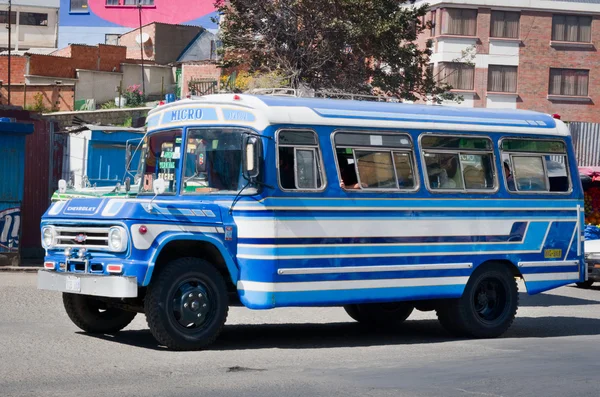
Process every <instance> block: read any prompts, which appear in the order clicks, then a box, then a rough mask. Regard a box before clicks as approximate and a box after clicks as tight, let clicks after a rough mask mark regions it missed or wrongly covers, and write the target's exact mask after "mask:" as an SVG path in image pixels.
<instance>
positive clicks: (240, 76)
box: [221, 70, 290, 92]
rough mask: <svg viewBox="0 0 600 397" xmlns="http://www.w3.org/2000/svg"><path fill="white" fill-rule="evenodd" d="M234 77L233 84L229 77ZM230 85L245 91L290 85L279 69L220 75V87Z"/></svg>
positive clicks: (234, 88)
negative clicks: (265, 71)
mask: <svg viewBox="0 0 600 397" xmlns="http://www.w3.org/2000/svg"><path fill="white" fill-rule="evenodd" d="M232 77H234V78H235V80H234V81H233V84H230V81H229V79H230V78H232ZM228 84H229V85H231V87H229V88H232V89H233V90H239V91H242V92H243V91H247V90H252V89H256V88H287V87H289V86H290V80H289V79H288V78H286V76H285V75H284V74H283V73H282V72H281V71H278V70H277V71H274V72H267V73H260V72H255V73H249V72H239V73H237V74H234V75H223V76H222V77H221V87H223V88H222V89H224V88H225V87H227V86H228Z"/></svg>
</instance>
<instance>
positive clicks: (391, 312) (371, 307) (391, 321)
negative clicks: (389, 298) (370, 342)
mask: <svg viewBox="0 0 600 397" xmlns="http://www.w3.org/2000/svg"><path fill="white" fill-rule="evenodd" d="M344 310H346V313H348V315H349V316H350V317H352V318H353V319H354V320H356V321H358V322H359V323H361V324H363V325H366V326H374V327H382V326H396V325H399V324H402V323H403V322H404V321H405V320H406V319H407V318H408V317H409V316H410V315H411V313H412V312H413V310H414V306H413V305H411V304H410V303H409V302H390V303H362V304H356V305H346V306H344Z"/></svg>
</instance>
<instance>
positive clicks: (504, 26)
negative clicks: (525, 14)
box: [490, 11, 520, 39]
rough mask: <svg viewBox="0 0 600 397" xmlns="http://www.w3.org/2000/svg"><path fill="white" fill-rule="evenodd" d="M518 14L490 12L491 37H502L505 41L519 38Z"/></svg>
mask: <svg viewBox="0 0 600 397" xmlns="http://www.w3.org/2000/svg"><path fill="white" fill-rule="evenodd" d="M519 20H520V14H519V13H518V12H507V11H492V24H491V29H490V36H491V37H502V38H506V39H517V38H519Z"/></svg>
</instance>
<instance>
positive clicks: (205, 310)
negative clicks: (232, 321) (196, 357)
mask: <svg viewBox="0 0 600 397" xmlns="http://www.w3.org/2000/svg"><path fill="white" fill-rule="evenodd" d="M155 277H156V278H154V279H153V281H152V284H150V286H149V287H148V292H147V294H146V299H145V302H144V307H145V312H146V320H147V321H148V326H149V327H150V331H151V332H152V335H154V337H155V338H156V340H157V341H158V342H159V343H161V344H163V345H165V346H167V347H168V348H170V349H173V350H199V349H202V348H204V347H206V346H208V345H210V344H211V343H213V342H214V341H215V340H216V339H217V337H218V336H219V334H220V333H221V330H222V329H223V327H224V325H225V321H226V320H227V313H228V310H229V301H228V295H227V287H226V285H225V280H223V277H222V276H221V274H219V272H218V271H217V270H216V269H215V267H214V266H212V265H211V264H210V263H209V262H207V261H204V260H202V259H198V258H181V259H176V260H174V261H172V262H170V263H168V264H166V265H165V268H164V269H162V271H161V272H160V273H158V274H156V276H155Z"/></svg>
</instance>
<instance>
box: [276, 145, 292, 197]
mask: <svg viewBox="0 0 600 397" xmlns="http://www.w3.org/2000/svg"><path fill="white" fill-rule="evenodd" d="M279 179H280V181H281V187H282V188H283V189H287V190H293V189H296V183H295V179H294V148H288V147H282V148H279Z"/></svg>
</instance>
